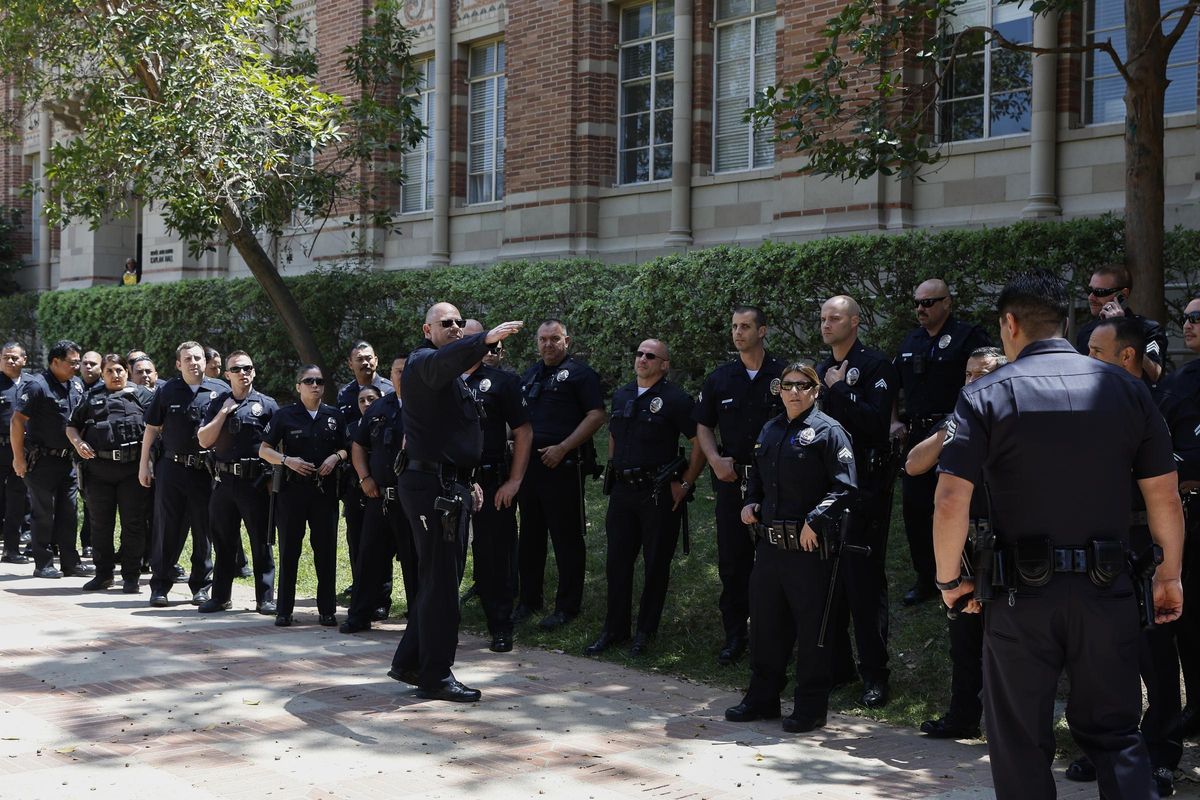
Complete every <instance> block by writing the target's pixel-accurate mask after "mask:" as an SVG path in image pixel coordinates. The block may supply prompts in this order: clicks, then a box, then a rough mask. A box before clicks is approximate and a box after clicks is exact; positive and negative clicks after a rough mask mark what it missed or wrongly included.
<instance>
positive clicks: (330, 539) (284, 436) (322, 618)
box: [258, 364, 350, 628]
mask: <svg viewBox="0 0 1200 800" xmlns="http://www.w3.org/2000/svg"><path fill="white" fill-rule="evenodd" d="M296 394H298V395H299V396H300V402H298V403H292V404H291V405H290V406H286V407H284V408H281V409H280V410H279V411H277V412H275V416H274V417H273V418H272V419H271V421H270V422H269V423H268V424H267V426H266V428H264V429H263V433H262V444H260V445H259V449H258V455H259V457H260V458H262V459H263V460H264V461H267V462H269V463H271V464H282V465H283V466H284V467H286V468H287V472H285V473H284V476H285V478H284V484H283V489H282V490H280V492H279V496H278V497H276V498H275V513H276V515H277V516H278V518H279V561H280V569H279V600H278V602H277V604H276V613H275V625H276V626H277V627H280V628H286V627H288V626H289V625H291V624H292V610H293V608H294V607H295V604H296V574H297V571H298V570H299V565H300V548H301V545H302V544H303V543H304V529H305V526H307V527H308V533H309V543H310V544H311V546H312V555H313V567H314V568H315V570H316V573H317V614H318V622H320V624H321V625H324V626H326V627H334V626H336V625H337V624H338V623H337V615H336V614H335V613H334V612H336V611H337V594H336V593H337V589H336V588H334V581H335V580H336V578H337V503H338V497H337V489H338V475H337V473H336V471H335V470H336V469H337V466H338V464H340V463H342V462H343V461H346V460H347V459H348V458H349V457H350V454H349V452H348V448H349V445H348V444H347V442H346V421H345V419H343V418H342V412H341V411H338V410H337V409H336V408H334V407H333V406H331V405H327V404H326V403H322V402H321V397H322V396H323V395H324V394H325V377H324V376H323V375H322V374H321V368H320V367H318V366H316V365H315V364H307V365H305V366H303V367H301V368H300V370H299V372H297V373H296Z"/></svg>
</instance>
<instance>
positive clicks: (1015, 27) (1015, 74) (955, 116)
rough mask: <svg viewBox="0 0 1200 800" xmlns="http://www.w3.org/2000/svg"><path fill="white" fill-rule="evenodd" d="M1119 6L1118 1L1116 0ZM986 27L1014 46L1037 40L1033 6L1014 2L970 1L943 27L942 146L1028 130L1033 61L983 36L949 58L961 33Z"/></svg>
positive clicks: (972, 36)
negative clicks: (1031, 9)
mask: <svg viewBox="0 0 1200 800" xmlns="http://www.w3.org/2000/svg"><path fill="white" fill-rule="evenodd" d="M1118 2H1119V0H1118ZM974 25H986V26H990V27H992V28H995V29H996V30H997V31H999V32H1000V33H1001V35H1003V36H1004V38H1006V39H1008V40H1009V41H1010V42H1014V43H1016V44H1029V43H1032V41H1033V17H1032V16H1030V13H1029V7H1028V6H1025V7H1018V6H1017V5H1016V4H1015V3H1011V4H1009V3H1006V4H1004V5H1000V4H999V3H989V2H987V0H968V2H967V3H965V4H963V5H962V6H959V8H958V13H956V14H955V15H954V16H952V17H949V18H948V19H947V20H945V23H944V24H943V31H942V32H943V39H942V41H943V51H944V52H943V59H942V66H943V74H942V86H941V94H940V96H939V97H938V136H939V138H940V139H941V140H942V141H943V142H955V141H962V140H964V139H986V138H988V137H989V136H1007V135H1009V134H1013V133H1025V132H1027V131H1028V130H1029V118H1030V106H1031V100H1032V96H1031V94H1032V92H1031V88H1032V83H1033V61H1032V56H1031V55H1030V54H1028V53H1018V52H1014V51H1012V50H1005V49H1004V48H1003V47H1000V46H999V45H996V44H993V45H990V46H988V45H985V44H984V42H985V41H986V39H987V36H986V35H985V34H984V33H982V32H974V33H969V34H967V35H965V36H963V37H962V39H960V40H959V42H958V55H957V57H956V58H955V59H954V62H953V64H951V62H950V60H949V56H950V47H951V46H952V45H953V42H954V37H955V36H956V35H957V33H958V32H960V31H962V30H964V29H965V28H969V27H971V26H974Z"/></svg>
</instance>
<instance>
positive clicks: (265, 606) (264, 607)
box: [255, 600, 275, 617]
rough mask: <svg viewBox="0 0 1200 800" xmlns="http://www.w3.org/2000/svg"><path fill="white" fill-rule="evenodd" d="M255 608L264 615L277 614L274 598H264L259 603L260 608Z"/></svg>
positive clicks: (271, 615)
mask: <svg viewBox="0 0 1200 800" xmlns="http://www.w3.org/2000/svg"><path fill="white" fill-rule="evenodd" d="M255 610H256V611H257V612H258V613H260V614H262V615H263V616H264V617H273V616H275V601H274V600H263V601H262V602H261V603H259V604H258V608H256V609H255Z"/></svg>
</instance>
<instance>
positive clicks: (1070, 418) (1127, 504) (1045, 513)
mask: <svg viewBox="0 0 1200 800" xmlns="http://www.w3.org/2000/svg"><path fill="white" fill-rule="evenodd" d="M997 310H998V312H999V315H1000V338H1001V340H1002V341H1003V343H1004V351H1005V353H1006V355H1008V357H1009V359H1010V363H1009V364H1007V365H1005V367H1004V368H1003V369H1001V370H997V371H996V372H994V373H992V374H991V375H988V376H986V377H984V378H981V379H980V380H978V381H975V382H974V383H972V384H971V385H970V386H968V387H966V388H965V389H964V390H963V392H962V396H961V397H960V399H959V401H958V405H957V407H956V408H955V412H954V417H953V418H952V419H951V421H950V423H949V424H948V425H947V430H946V441H945V444H944V446H943V448H942V454H941V458H940V461H939V466H938V471H939V472H940V477H939V479H938V488H937V494H936V497H935V503H936V511H935V514H934V520H933V524H934V552H935V554H936V557H937V568H938V571H937V575H938V578H937V579H938V588H939V589H941V590H942V599H943V602H945V604H946V605H947V606H948V607H953V606H954V605H955V604H956V603H957V602H958V601H959V599H960V598H961V597H964V596H966V595H969V594H970V593H972V592H973V591H974V590H975V586H974V582H973V581H971V580H969V579H967V580H964V579H963V578H962V577H961V575H960V560H961V556H962V551H963V546H964V544H965V543H966V538H967V520H968V517H969V514H970V504H971V497H972V494H973V492H974V486H975V484H977V483H982V484H984V485H985V486H986V487H987V490H988V492H989V495H990V498H991V503H990V505H991V509H992V516H991V524H992V526H993V529H994V531H995V533H996V537H997V547H998V548H999V552H1000V553H1001V554H1002V557H1004V558H1005V559H1006V561H1007V566H1008V569H1006V570H1004V571H1005V572H1006V573H1008V575H1009V578H1010V581H1011V583H1010V584H1009V585H1008V586H1007V587H1005V589H1006V590H1007V591H1005V592H1004V594H1007V598H1006V599H1005V598H1004V594H1001V591H1003V590H1000V589H998V590H997V592H996V594H997V602H993V603H990V604H989V607H988V609H987V613H986V615H985V616H984V656H983V657H984V664H983V669H984V710H985V715H986V719H987V729H988V731H987V732H988V751H989V755H990V759H991V766H992V778H993V782H994V784H995V788H996V796H997V798H999V800H1008V799H1009V798H1014V800H1015V799H1016V798H1019V799H1020V800H1038V798H1052V797H1054V796H1055V786H1054V776H1053V774H1052V772H1051V764H1052V763H1053V760H1054V735H1053V731H1052V730H1051V726H1052V721H1053V711H1054V698H1055V691H1056V688H1057V684H1058V679H1059V676H1060V673H1061V672H1062V671H1063V670H1064V669H1065V670H1066V671H1067V674H1068V675H1069V676H1070V681H1071V690H1070V697H1069V699H1068V701H1067V724H1068V725H1069V726H1070V729H1071V733H1072V736H1073V737H1074V738H1075V741H1077V742H1078V743H1079V744H1080V745H1081V746H1082V747H1083V749H1084V752H1085V753H1087V755H1088V756H1089V757H1090V758H1091V760H1092V762H1093V763H1094V764H1095V766H1096V772H1097V779H1098V781H1099V789H1100V792H1101V793H1102V794H1103V795H1104V796H1107V797H1139V798H1148V797H1151V796H1152V791H1153V790H1152V788H1151V786H1152V784H1151V768H1150V760H1149V758H1148V757H1147V752H1146V747H1145V744H1144V742H1143V741H1142V737H1141V734H1140V733H1139V732H1138V730H1137V727H1138V717H1139V715H1140V713H1141V707H1142V704H1141V686H1140V684H1139V681H1138V647H1137V645H1136V644H1135V643H1136V642H1137V641H1138V640H1139V638H1140V631H1139V629H1138V628H1139V621H1138V617H1139V610H1138V602H1137V600H1135V596H1134V595H1135V591H1136V587H1135V584H1134V581H1133V580H1132V579H1131V576H1130V575H1129V573H1128V571H1127V567H1126V553H1125V551H1126V549H1127V548H1128V546H1129V519H1130V514H1131V511H1132V502H1131V499H1132V498H1131V492H1132V487H1131V485H1130V475H1131V474H1132V476H1133V478H1134V479H1135V480H1136V481H1137V487H1138V489H1139V490H1140V491H1141V494H1142V496H1143V497H1144V498H1145V501H1146V514H1147V520H1148V523H1149V527H1150V533H1151V536H1152V537H1153V538H1154V541H1155V542H1156V543H1157V544H1159V545H1160V546H1161V547H1162V552H1163V560H1162V563H1161V565H1160V566H1159V567H1158V569H1157V571H1156V572H1155V573H1154V577H1153V583H1152V597H1149V598H1146V604H1147V606H1149V607H1150V608H1149V610H1148V613H1149V614H1150V615H1151V616H1153V617H1154V618H1155V620H1156V622H1158V623H1167V622H1170V621H1171V620H1174V619H1177V618H1178V617H1179V615H1180V613H1181V611H1182V610H1183V589H1182V586H1181V584H1180V581H1179V573H1180V560H1181V555H1182V550H1183V511H1182V508H1181V506H1180V502H1179V490H1178V480H1177V476H1176V473H1175V460H1174V457H1173V455H1172V449H1171V437H1170V433H1169V432H1168V431H1167V427H1166V425H1164V424H1163V422H1162V416H1161V414H1159V412H1158V410H1157V409H1156V408H1155V407H1154V401H1153V400H1152V399H1151V397H1150V392H1149V391H1147V389H1146V387H1145V385H1144V384H1142V383H1141V382H1139V381H1137V380H1135V379H1134V378H1132V377H1131V376H1130V375H1128V374H1127V373H1125V372H1123V371H1122V370H1120V369H1117V368H1116V367H1113V366H1111V365H1108V364H1103V363H1100V362H1099V361H1096V360H1095V359H1087V358H1084V357H1082V356H1080V355H1079V354H1077V353H1075V352H1074V351H1073V349H1072V348H1071V346H1070V344H1069V343H1068V342H1067V341H1066V340H1064V339H1062V338H1061V337H1062V334H1063V328H1064V326H1065V324H1066V321H1067V310H1068V300H1067V294H1066V291H1065V290H1064V288H1063V286H1062V284H1061V282H1060V281H1059V280H1058V279H1057V278H1056V277H1054V276H1053V275H1051V274H1049V273H1047V272H1034V273H1028V274H1024V275H1020V276H1017V277H1015V278H1014V279H1012V280H1011V281H1010V282H1009V283H1008V285H1007V286H1005V287H1004V290H1003V291H1002V292H1001V293H1000V297H999V300H998V302H997ZM1097 431H1103V432H1104V435H1103V436H1097V435H1096V432H1097ZM966 610H967V611H971V610H972V609H971V608H970V607H968V608H967V609H966Z"/></svg>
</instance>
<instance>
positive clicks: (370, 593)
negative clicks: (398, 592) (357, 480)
mask: <svg viewBox="0 0 1200 800" xmlns="http://www.w3.org/2000/svg"><path fill="white" fill-rule="evenodd" d="M366 501H367V503H366V508H365V509H364V510H363V524H362V535H361V537H360V539H359V543H358V555H357V558H358V561H357V562H356V563H355V567H354V576H355V577H354V593H353V594H352V595H351V596H350V608H349V611H348V613H347V617H348V618H349V619H351V620H356V621H359V622H369V621H370V620H371V612H372V611H374V610H375V609H377V608H384V607H387V606H390V605H391V603H392V576H393V575H394V574H395V573H394V570H393V568H392V563H393V559H394V560H396V561H399V562H400V574H401V576H402V580H403V581H404V602H405V603H406V604H407V606H408V609H409V618H410V619H411V618H412V609H414V608H415V607H416V604H417V590H418V586H419V582H418V579H417V551H416V546H415V545H414V544H413V535H412V530H410V529H409V527H408V518H407V517H406V516H405V514H404V508H403V507H402V506H401V505H400V501H399V500H385V499H384V498H382V497H368V498H366Z"/></svg>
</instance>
